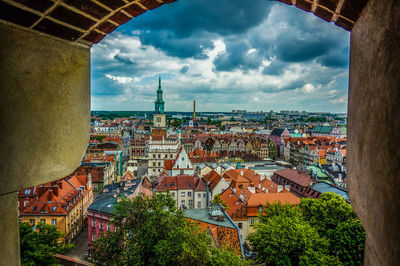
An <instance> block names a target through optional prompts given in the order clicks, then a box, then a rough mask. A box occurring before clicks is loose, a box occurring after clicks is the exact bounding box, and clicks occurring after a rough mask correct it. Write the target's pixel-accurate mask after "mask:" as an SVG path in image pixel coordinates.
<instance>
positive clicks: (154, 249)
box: [92, 194, 214, 265]
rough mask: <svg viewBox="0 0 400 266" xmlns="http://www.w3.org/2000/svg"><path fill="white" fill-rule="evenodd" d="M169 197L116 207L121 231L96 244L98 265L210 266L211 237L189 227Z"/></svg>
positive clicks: (141, 199)
mask: <svg viewBox="0 0 400 266" xmlns="http://www.w3.org/2000/svg"><path fill="white" fill-rule="evenodd" d="M175 205H176V203H175V201H174V199H173V198H172V197H171V195H170V194H155V195H153V197H151V198H150V197H147V196H144V195H141V196H138V197H135V198H133V199H129V200H128V199H124V198H122V199H121V201H120V202H119V203H118V204H117V205H116V206H115V213H114V219H113V223H114V225H115V226H116V227H117V228H118V230H116V231H115V232H109V233H106V234H105V235H103V236H102V237H100V238H99V239H98V240H97V241H96V243H95V249H94V254H93V257H92V260H93V262H94V263H96V264H98V265H210V263H211V255H212V254H213V252H214V251H213V248H212V247H211V245H210V238H209V237H208V235H207V234H206V233H205V232H203V231H202V230H200V229H199V228H198V227H197V226H196V225H194V224H192V223H189V222H188V221H187V220H186V219H185V218H184V216H183V213H182V212H181V211H180V210H178V209H177V208H176V207H175Z"/></svg>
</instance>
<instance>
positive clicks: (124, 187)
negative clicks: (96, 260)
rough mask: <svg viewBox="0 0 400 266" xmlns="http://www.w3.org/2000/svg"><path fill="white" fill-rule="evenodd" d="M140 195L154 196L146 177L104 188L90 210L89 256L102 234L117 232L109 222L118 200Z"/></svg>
mask: <svg viewBox="0 0 400 266" xmlns="http://www.w3.org/2000/svg"><path fill="white" fill-rule="evenodd" d="M140 193H143V194H145V195H148V196H151V195H152V186H151V183H150V182H149V180H148V179H147V178H146V177H144V178H142V179H140V178H138V179H133V180H128V181H123V182H119V183H114V184H110V185H106V186H104V187H103V189H102V190H101V191H100V193H99V194H98V195H97V197H96V199H95V200H94V201H93V203H92V204H91V205H90V207H89V209H88V238H89V239H88V249H89V255H90V254H91V250H92V248H93V245H94V241H96V240H97V239H98V238H99V237H100V236H101V234H103V233H105V232H110V231H114V230H115V228H114V225H113V224H112V223H109V220H110V218H112V217H113V212H114V206H115V205H116V204H117V202H118V198H119V197H120V196H124V197H127V198H133V197H136V196H138V195H139V194H140Z"/></svg>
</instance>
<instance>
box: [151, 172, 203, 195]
mask: <svg viewBox="0 0 400 266" xmlns="http://www.w3.org/2000/svg"><path fill="white" fill-rule="evenodd" d="M178 189H193V190H195V191H207V187H206V184H205V183H204V182H203V181H202V180H201V179H200V178H199V177H198V176H192V175H177V176H167V175H165V176H163V177H161V180H160V181H159V183H158V185H157V186H156V191H157V192H166V191H167V190H178Z"/></svg>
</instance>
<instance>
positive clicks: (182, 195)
mask: <svg viewBox="0 0 400 266" xmlns="http://www.w3.org/2000/svg"><path fill="white" fill-rule="evenodd" d="M185 196H186V192H185V191H182V192H181V197H182V198H184V197H185ZM187 196H188V197H191V196H192V192H191V191H188V193H187ZM172 197H175V192H172ZM197 197H198V198H201V193H197ZM206 197H207V194H206V193H203V199H205V198H206Z"/></svg>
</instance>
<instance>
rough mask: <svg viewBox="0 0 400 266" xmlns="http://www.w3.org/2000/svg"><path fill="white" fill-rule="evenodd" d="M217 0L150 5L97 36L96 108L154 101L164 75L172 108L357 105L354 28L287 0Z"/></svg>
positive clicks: (144, 106)
mask: <svg viewBox="0 0 400 266" xmlns="http://www.w3.org/2000/svg"><path fill="white" fill-rule="evenodd" d="M209 2H210V1H202V2H201V3H198V2H196V1H190V0H189V1H184V2H183V1H177V2H175V3H172V4H170V5H167V6H163V7H161V8H158V9H156V10H153V11H150V12H146V13H145V14H143V15H142V16H140V18H137V19H133V20H132V21H130V22H128V23H126V24H125V25H123V26H121V27H119V28H118V29H117V30H116V31H114V32H113V33H111V34H109V35H108V36H106V37H105V39H104V40H103V41H102V43H100V44H97V45H94V46H93V48H92V70H93V71H92V110H111V111H113V110H151V109H152V105H153V103H154V100H155V99H154V92H155V91H156V89H157V83H158V77H159V75H161V78H162V80H163V81H162V82H163V89H164V92H165V101H166V111H171V110H175V111H189V110H191V105H192V101H193V100H196V102H198V111H200V112H204V111H216V112H220V111H229V110H233V109H247V110H249V111H259V110H263V111H269V110H271V109H272V110H305V111H320V112H323V111H327V112H336V113H337V112H340V113H342V112H346V111H347V87H348V62H349V58H348V56H349V52H348V51H349V36H350V35H349V32H347V31H345V30H343V29H341V28H338V27H336V26H335V25H333V24H329V23H327V22H324V21H322V20H321V19H319V18H318V17H316V16H314V15H313V14H307V13H304V12H302V10H299V9H298V8H295V7H287V6H285V5H283V4H281V3H276V2H269V1H255V2H254V5H252V6H251V7H243V5H242V3H241V2H240V1H231V2H232V3H231V6H232V7H231V8H230V9H229V10H224V9H223V8H222V7H220V5H223V4H224V3H213V4H212V3H209ZM221 2H224V1H221ZM211 4H212V8H210V5H211ZM188 13H189V14H192V15H191V16H188V15H187V14H188Z"/></svg>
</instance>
